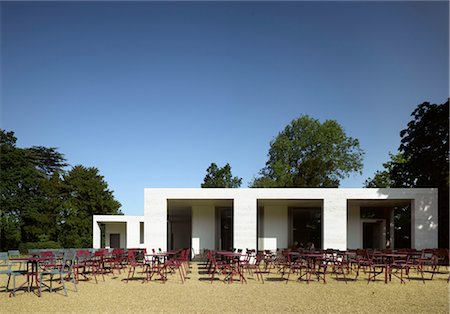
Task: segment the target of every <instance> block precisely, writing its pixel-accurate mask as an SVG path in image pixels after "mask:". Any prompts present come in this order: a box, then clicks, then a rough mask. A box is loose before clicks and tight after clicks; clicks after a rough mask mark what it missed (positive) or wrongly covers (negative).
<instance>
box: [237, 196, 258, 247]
mask: <svg viewBox="0 0 450 314" xmlns="http://www.w3.org/2000/svg"><path fill="white" fill-rule="evenodd" d="M233 208H234V213H233V237H234V239H233V240H234V243H233V246H234V247H235V248H238V249H247V248H248V249H256V241H257V225H256V223H257V210H256V209H257V202H256V198H251V197H248V198H247V197H239V198H235V199H234V207H233Z"/></svg>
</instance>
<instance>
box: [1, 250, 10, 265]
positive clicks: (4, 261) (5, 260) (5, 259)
mask: <svg viewBox="0 0 450 314" xmlns="http://www.w3.org/2000/svg"><path fill="white" fill-rule="evenodd" d="M8 260H9V258H8V252H0V264H8V262H9V261H8Z"/></svg>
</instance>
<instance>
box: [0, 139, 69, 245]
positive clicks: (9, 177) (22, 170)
mask: <svg viewBox="0 0 450 314" xmlns="http://www.w3.org/2000/svg"><path fill="white" fill-rule="evenodd" d="M16 140H17V139H16V137H15V136H14V133H13V132H6V131H4V130H0V150H1V151H0V220H1V225H0V247H2V248H5V247H9V248H17V247H18V244H19V242H34V241H39V240H40V239H42V238H46V236H45V234H46V233H47V232H48V231H49V230H51V226H50V224H49V220H48V215H47V212H46V208H45V204H46V200H48V195H46V191H45V190H44V189H43V188H42V187H43V185H44V184H45V181H46V180H47V179H48V178H49V177H50V176H51V175H53V173H55V172H59V171H61V170H62V167H64V166H65V165H66V164H65V159H64V156H63V155H62V154H60V153H58V152H57V151H56V149H55V148H46V147H31V148H18V147H16ZM12 230H14V231H12Z"/></svg>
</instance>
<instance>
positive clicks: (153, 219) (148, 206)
mask: <svg viewBox="0 0 450 314" xmlns="http://www.w3.org/2000/svg"><path fill="white" fill-rule="evenodd" d="M172 204H175V205H172ZM176 204H180V206H181V205H182V206H183V207H187V208H190V212H191V228H190V233H191V234H185V233H183V234H182V235H181V236H187V237H190V239H191V241H190V242H191V248H192V249H193V251H194V253H195V254H200V253H201V252H202V250H203V249H217V248H218V243H220V240H218V237H220V230H219V229H220V221H218V217H217V212H216V209H217V208H218V207H223V206H225V205H226V206H229V207H231V208H232V211H233V215H232V217H233V218H232V219H233V220H232V238H233V247H235V248H243V249H245V248H249V249H256V248H257V249H270V250H275V249H277V248H284V247H288V246H289V245H291V244H292V243H289V241H290V238H291V237H292V236H291V235H290V234H289V229H290V227H289V219H290V218H289V211H290V209H291V208H294V207H301V208H313V207H314V208H321V230H322V233H321V243H319V244H316V245H320V246H321V247H322V248H334V249H342V250H345V249H347V248H360V247H362V241H363V239H362V228H363V223H364V222H366V223H367V222H370V221H367V220H364V219H361V217H360V209H361V208H363V207H374V208H378V207H380V208H381V207H383V208H384V207H393V206H399V205H405V204H410V205H411V217H412V219H411V238H412V241H411V246H412V247H414V248H417V249H422V248H433V247H437V243H438V236H437V226H438V221H437V189H433V188H423V189H422V188H419V189H362V188H361V189H303V188H302V189H278V188H277V189H199V188H198V189H154V188H152V189H145V190H144V216H134V217H128V216H94V232H93V243H94V247H99V246H100V235H101V234H100V227H99V223H103V224H105V226H106V227H105V228H106V230H108V228H109V225H112V223H117V222H126V226H127V227H126V234H125V235H124V237H125V239H126V240H124V241H126V246H127V247H145V248H147V249H151V248H161V249H162V250H167V249H168V247H167V246H168V227H167V226H168V213H169V211H170V210H171V208H173V207H174V206H177V205H176ZM224 204H225V205H224ZM390 215H391V216H392V212H391V214H390ZM258 216H259V218H258ZM388 221H389V219H388ZM390 221H391V223H390V224H389V225H386V222H385V221H384V223H385V226H384V227H383V228H384V229H383V230H384V231H383V232H384V234H385V235H387V234H386V232H387V231H390V235H391V237H390V238H389V239H387V242H388V244H391V247H392V245H393V246H394V247H395V244H394V243H393V232H394V226H393V219H390ZM137 222H144V226H145V227H144V228H145V234H144V243H142V244H141V243H139V235H138V234H137V232H136V230H139V228H137V227H136V224H137ZM111 230H113V229H111ZM386 230H387V231H386ZM113 231H114V230H113ZM116 231H117V230H115V231H114V232H116ZM122 231H123V229H122ZM172 231H173V232H177V231H176V230H171V231H170V232H172ZM177 236H180V234H178V235H177ZM136 239H137V240H136ZM121 241H122V237H121ZM383 245H385V244H383Z"/></svg>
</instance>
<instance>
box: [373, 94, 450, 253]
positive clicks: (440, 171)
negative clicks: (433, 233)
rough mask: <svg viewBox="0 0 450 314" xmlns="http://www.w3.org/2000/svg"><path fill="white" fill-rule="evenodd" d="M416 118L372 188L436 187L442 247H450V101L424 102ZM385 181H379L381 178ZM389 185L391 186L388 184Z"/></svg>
mask: <svg viewBox="0 0 450 314" xmlns="http://www.w3.org/2000/svg"><path fill="white" fill-rule="evenodd" d="M411 116H412V117H413V119H412V120H411V121H410V122H409V123H408V125H407V128H406V129H404V130H402V131H401V132H400V137H401V143H400V146H399V153H398V154H397V155H395V156H397V157H398V156H401V157H399V158H392V156H391V161H389V162H388V163H386V164H384V165H383V166H384V168H385V169H384V170H383V171H378V172H377V173H376V174H375V176H374V178H373V179H370V178H369V179H368V180H367V181H366V186H370V187H386V185H388V187H437V188H438V198H439V199H438V221H439V227H438V232H439V246H440V247H448V245H449V238H448V233H449V230H448V228H449V217H448V214H449V102H448V101H447V102H446V103H443V104H440V105H437V104H430V103H429V102H424V103H422V104H420V105H419V106H418V107H417V108H416V109H415V110H414V111H413V112H412V114H411ZM381 175H382V176H383V177H384V178H386V179H385V180H384V182H383V180H380V176H381ZM386 182H388V184H386Z"/></svg>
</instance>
